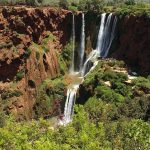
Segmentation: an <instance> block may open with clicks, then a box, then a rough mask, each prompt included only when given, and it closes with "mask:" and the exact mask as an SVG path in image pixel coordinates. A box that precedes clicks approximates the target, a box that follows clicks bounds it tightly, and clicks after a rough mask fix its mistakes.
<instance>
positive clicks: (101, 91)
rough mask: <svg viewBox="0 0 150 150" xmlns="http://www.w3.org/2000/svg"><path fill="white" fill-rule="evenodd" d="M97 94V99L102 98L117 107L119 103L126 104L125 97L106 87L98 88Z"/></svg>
mask: <svg viewBox="0 0 150 150" xmlns="http://www.w3.org/2000/svg"><path fill="white" fill-rule="evenodd" d="M95 93H96V97H97V98H101V99H102V100H103V101H106V102H107V103H115V104H116V105H118V104H119V103H122V102H124V97H123V96H122V95H120V94H118V93H116V92H115V91H113V90H111V89H110V88H109V87H106V86H98V87H97V88H96V89H95Z"/></svg>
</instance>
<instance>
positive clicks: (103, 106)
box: [84, 97, 117, 123]
mask: <svg viewBox="0 0 150 150" xmlns="http://www.w3.org/2000/svg"><path fill="white" fill-rule="evenodd" d="M84 108H85V111H86V112H87V113H88V116H89V118H90V120H91V121H93V122H96V123H98V122H99V121H101V122H102V121H109V120H111V119H113V118H114V117H115V113H116V110H117V109H116V106H114V105H112V104H107V103H106V102H104V101H102V100H101V99H97V98H95V97H91V98H89V99H88V101H87V102H86V103H85V105H84Z"/></svg>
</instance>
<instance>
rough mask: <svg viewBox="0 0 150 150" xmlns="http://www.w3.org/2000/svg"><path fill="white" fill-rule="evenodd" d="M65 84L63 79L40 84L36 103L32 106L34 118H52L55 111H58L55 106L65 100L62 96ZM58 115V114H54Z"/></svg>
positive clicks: (45, 81)
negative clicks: (48, 116)
mask: <svg viewBox="0 0 150 150" xmlns="http://www.w3.org/2000/svg"><path fill="white" fill-rule="evenodd" d="M64 88H65V83H64V82H63V78H62V77H59V78H56V79H47V80H44V81H43V82H42V84H41V85H40V86H39V88H38V91H37V97H36V102H35V105H34V111H35V117H36V118H39V117H43V116H44V117H45V116H47V115H50V116H52V115H53V114H52V113H53V112H54V110H55V109H57V110H58V109H59V108H58V106H56V105H55V101H56V102H61V101H62V100H64V99H65V95H64ZM57 110H56V111H57ZM56 113H58V112H56Z"/></svg>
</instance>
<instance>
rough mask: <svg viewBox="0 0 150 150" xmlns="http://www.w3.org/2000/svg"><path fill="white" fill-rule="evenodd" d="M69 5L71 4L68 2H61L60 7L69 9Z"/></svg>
mask: <svg viewBox="0 0 150 150" xmlns="http://www.w3.org/2000/svg"><path fill="white" fill-rule="evenodd" d="M68 5H69V3H68V1H67V0H60V1H59V6H60V7H62V8H64V9H66V8H68Z"/></svg>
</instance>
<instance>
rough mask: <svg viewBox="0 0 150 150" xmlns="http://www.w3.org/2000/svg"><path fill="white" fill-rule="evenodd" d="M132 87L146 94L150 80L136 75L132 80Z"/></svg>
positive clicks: (149, 86) (148, 90) (149, 89)
mask: <svg viewBox="0 0 150 150" xmlns="http://www.w3.org/2000/svg"><path fill="white" fill-rule="evenodd" d="M132 83H133V85H134V89H137V90H142V91H144V92H145V93H146V94H148V93H149V92H150V80H149V79H146V78H144V77H138V78H136V79H134V80H133V81H132Z"/></svg>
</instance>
